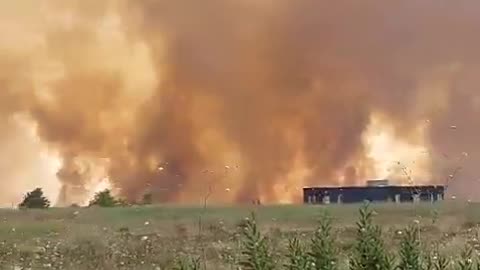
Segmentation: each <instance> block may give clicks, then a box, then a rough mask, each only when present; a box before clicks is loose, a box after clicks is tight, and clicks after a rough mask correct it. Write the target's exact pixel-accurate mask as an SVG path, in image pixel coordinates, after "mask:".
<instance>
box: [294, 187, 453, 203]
mask: <svg viewBox="0 0 480 270" xmlns="http://www.w3.org/2000/svg"><path fill="white" fill-rule="evenodd" d="M303 192H304V194H303V197H304V203H311V204H315V203H360V202H363V201H365V200H368V201H372V202H388V201H390V202H413V201H437V200H443V196H444V187H443V186H385V187H368V186H367V187H341V188H305V189H304V191H303Z"/></svg>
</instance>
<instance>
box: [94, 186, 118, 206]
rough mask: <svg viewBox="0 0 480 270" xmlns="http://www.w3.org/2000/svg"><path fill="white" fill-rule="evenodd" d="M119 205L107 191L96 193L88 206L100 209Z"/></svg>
mask: <svg viewBox="0 0 480 270" xmlns="http://www.w3.org/2000/svg"><path fill="white" fill-rule="evenodd" d="M117 205H119V201H118V200H116V199H115V198H114V197H113V196H112V194H111V192H110V190H109V189H106V190H104V191H101V192H98V193H97V194H95V197H93V200H91V201H90V203H89V206H100V207H115V206H117Z"/></svg>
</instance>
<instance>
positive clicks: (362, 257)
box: [350, 202, 393, 270]
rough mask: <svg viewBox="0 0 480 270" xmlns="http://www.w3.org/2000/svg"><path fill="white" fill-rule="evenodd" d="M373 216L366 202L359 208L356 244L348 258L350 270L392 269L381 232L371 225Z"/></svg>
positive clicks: (390, 259)
mask: <svg viewBox="0 0 480 270" xmlns="http://www.w3.org/2000/svg"><path fill="white" fill-rule="evenodd" d="M373 214H374V212H373V211H372V210H371V209H370V208H369V203H367V202H366V203H365V204H364V205H363V206H362V207H361V208H360V220H359V221H358V222H357V237H356V244H355V246H354V253H353V254H352V256H351V258H350V270H389V269H393V260H392V258H391V257H390V256H389V255H388V254H387V251H386V249H385V246H384V243H383V241H382V238H381V236H382V231H381V229H380V227H379V226H377V225H374V224H373Z"/></svg>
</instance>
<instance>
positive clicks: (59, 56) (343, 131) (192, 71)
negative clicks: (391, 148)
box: [0, 0, 480, 203]
mask: <svg viewBox="0 0 480 270" xmlns="http://www.w3.org/2000/svg"><path fill="white" fill-rule="evenodd" d="M479 8H480V4H477V3H476V2H473V1H456V2H451V1H433V0H427V1H421V2H418V1H417V2H398V3H394V2H391V3H387V2H385V1H362V3H360V2H358V3H357V2H356V1H336V2H332V1H318V0H303V1H286V0H279V1H253V0H248V1H234V0H206V1H166V0H165V1H163V0H161V1H153V0H144V1H120V0H118V1H113V0H111V1H84V0H83V1H80V0H77V1H68V2H62V3H53V2H52V3H50V2H49V3H46V2H44V3H39V2H38V1H27V2H23V3H22V4H20V3H16V2H15V3H13V1H10V2H6V1H5V2H2V3H0V15H1V16H0V33H1V34H2V35H0V36H1V37H0V41H1V42H0V102H1V106H0V126H1V127H2V130H5V132H3V134H1V135H0V139H2V141H1V142H0V146H2V149H4V148H5V147H6V145H14V144H22V143H21V142H16V141H15V140H14V139H12V138H15V137H16V136H15V134H16V132H19V131H18V130H16V129H15V128H12V127H11V124H10V126H9V124H7V123H12V121H13V122H15V123H16V122H18V121H17V120H15V119H17V118H18V117H20V118H21V119H23V120H22V121H23V122H24V123H28V124H29V125H30V126H31V127H34V128H35V131H36V135H37V136H38V138H39V140H40V142H41V144H42V145H43V146H42V147H43V148H46V149H49V150H50V151H54V152H55V153H56V154H57V155H58V156H59V157H60V159H61V161H62V164H60V165H59V166H60V168H59V170H58V172H57V174H56V177H57V178H58V179H59V180H60V183H61V184H62V190H61V192H60V193H61V194H60V197H59V202H60V203H71V202H77V201H81V200H84V199H85V198H84V197H85V196H86V194H88V193H89V190H90V189H91V187H92V185H93V184H95V183H97V182H99V181H101V180H102V179H103V178H108V179H109V180H110V182H111V183H112V185H113V186H114V187H115V188H116V190H117V192H118V193H119V194H121V195H123V196H125V197H127V198H128V199H132V200H134V199H139V198H141V196H142V195H143V194H144V193H145V192H153V194H154V197H155V198H156V199H157V200H162V201H182V202H198V201H200V200H201V199H202V198H203V197H206V196H209V195H208V194H209V193H210V192H211V193H212V194H211V200H216V201H230V202H231V201H233V202H246V201H250V200H252V199H255V198H258V197H260V198H261V199H262V200H263V201H268V202H278V201H281V200H283V199H286V200H295V199H298V196H299V195H301V194H300V193H301V192H300V190H298V189H299V188H301V187H302V186H303V185H310V184H312V185H313V184H330V185H335V184H341V183H346V184H362V183H363V181H364V178H365V177H367V176H371V175H372V173H374V171H375V170H374V167H375V164H374V162H373V161H372V160H371V159H370V158H369V157H368V155H367V152H368V150H369V149H368V145H366V143H365V134H366V132H367V130H368V129H369V127H370V126H371V125H372V121H373V120H372V119H374V118H375V119H381V123H383V125H387V126H389V127H391V128H393V130H394V134H395V136H396V137H397V138H398V139H399V140H403V141H405V142H410V143H413V144H418V143H419V142H421V141H424V139H425V141H426V144H427V145H426V147H428V148H429V149H430V158H429V160H430V162H431V164H429V165H430V166H428V168H425V169H427V170H429V173H430V175H431V179H428V180H423V181H431V182H436V183H443V181H444V180H445V179H447V178H449V177H448V176H449V175H450V174H452V171H454V170H455V168H457V167H460V166H461V167H462V170H460V172H459V174H458V175H455V176H454V177H453V178H455V179H454V181H453V182H452V190H454V191H455V192H456V193H463V194H465V195H466V196H473V194H469V193H468V192H467V190H472V189H471V187H472V185H474V184H475V181H476V179H477V178H476V171H475V164H476V163H477V162H478V161H480V158H479V155H480V146H478V145H477V144H476V137H477V136H476V135H478V134H479V130H480V122H479V121H478V120H477V119H476V116H477V115H478V112H479V111H480V91H479V90H478V89H476V87H477V84H478V82H479V79H478V76H476V75H477V74H476V72H477V70H478V68H479V64H480V59H479V56H480V53H479V52H478V50H477V48H479V45H480V38H478V36H477V35H476V33H477V32H478V30H479V28H480V17H478V16H477V12H476V11H477V10H478V9H479ZM15 117H17V118H15ZM22 121H21V122H22ZM453 125H455V126H456V129H454V128H452V127H451V126H453ZM419 127H421V128H424V129H426V131H425V134H424V135H425V136H426V138H420V137H421V135H420V133H419V132H418V130H419ZM9 134H13V135H9ZM3 145H5V146H3ZM38 147H40V146H38ZM32 149H34V148H31V149H28V151H27V150H26V151H24V152H25V154H28V153H29V152H31V151H34V152H39V151H40V150H32ZM35 149H36V148H35ZM7 155H9V154H8V151H7V152H6V154H5V156H7ZM385 155H386V156H388V153H385ZM412 155H418V153H412ZM0 156H2V157H3V156H4V154H3V153H2V154H0ZM447 157H448V158H447ZM0 160H1V159H0ZM17 163H18V166H17V165H13V166H11V167H12V168H11V171H12V172H13V171H24V170H28V169H29V168H30V167H32V164H34V162H33V161H31V160H29V161H25V162H22V161H19V162H17ZM2 164H4V163H0V168H1V167H2V166H1V165H2ZM6 171H8V169H3V172H2V173H1V174H0V175H1V176H2V177H3V178H4V180H2V181H3V182H2V184H3V183H8V181H12V180H9V178H11V179H13V178H14V179H20V180H19V181H34V182H35V181H38V183H37V182H36V183H37V184H38V185H41V184H42V183H43V182H41V181H42V180H40V179H39V180H31V179H25V180H24V178H25V177H26V176H18V177H12V176H11V175H9V174H8V173H6ZM4 185H5V186H7V184H3V185H2V186H4ZM466 186H468V187H469V188H462V187H466ZM3 192H5V194H6V195H5V196H7V194H11V192H10V191H8V189H6V191H2V193H0V195H2V196H3ZM4 201H5V200H4Z"/></svg>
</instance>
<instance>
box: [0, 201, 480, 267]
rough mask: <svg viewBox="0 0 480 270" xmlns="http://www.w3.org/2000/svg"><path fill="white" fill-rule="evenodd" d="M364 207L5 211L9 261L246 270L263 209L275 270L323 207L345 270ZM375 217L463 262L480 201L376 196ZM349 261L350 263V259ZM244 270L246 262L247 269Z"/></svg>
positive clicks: (392, 240) (389, 238) (473, 238)
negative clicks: (193, 261) (382, 200)
mask: <svg viewBox="0 0 480 270" xmlns="http://www.w3.org/2000/svg"><path fill="white" fill-rule="evenodd" d="M359 207H360V205H337V206H335V205H331V206H303V205H298V206H259V207H208V208H206V209H203V208H201V207H179V206H146V207H128V208H64V209H49V210H0V241H1V242H0V262H1V263H0V267H2V269H172V268H174V266H175V265H176V261H177V260H178V259H179V258H199V259H200V260H201V265H200V266H201V267H202V268H204V267H207V269H238V266H237V265H238V262H239V261H241V260H242V254H241V252H242V251H243V250H244V248H245V245H244V240H245V239H244V237H245V236H244V235H243V234H244V227H245V226H246V225H245V223H246V221H245V218H246V217H249V216H250V213H251V212H252V211H254V212H255V216H256V217H257V223H258V226H259V228H260V231H261V233H262V234H263V235H265V236H266V237H267V239H268V247H269V254H271V257H272V258H273V259H274V261H275V263H276V265H277V267H276V268H275V269H287V268H285V267H283V266H282V265H283V263H284V261H285V260H287V259H286V258H287V257H286V255H287V254H288V252H289V251H288V240H289V239H291V238H292V237H297V238H298V239H299V240H300V242H302V243H305V244H308V243H309V242H310V240H311V239H312V237H313V233H314V231H315V228H316V227H317V226H318V217H319V215H320V213H321V212H322V211H324V210H326V211H328V213H329V214H330V215H331V216H332V218H333V223H332V225H333V226H332V227H333V228H332V229H333V230H332V239H333V244H334V248H335V250H336V256H337V257H338V266H339V267H340V268H339V269H343V268H345V267H347V263H348V256H349V255H350V254H351V253H352V250H353V247H354V244H355V241H356V237H357V233H358V232H357V225H356V221H357V220H358V218H359V213H358V211H359ZM371 208H372V209H374V210H375V212H376V214H375V217H374V223H375V224H378V225H380V226H381V228H382V233H383V234H382V240H383V241H384V242H385V247H386V249H387V250H389V251H390V252H392V254H393V253H396V252H397V251H398V249H399V245H400V241H401V239H402V233H401V231H402V230H403V229H404V228H405V227H406V226H408V225H409V224H412V222H414V221H415V224H417V222H418V227H419V229H420V240H421V246H422V249H423V250H430V249H431V248H432V247H433V246H435V247H440V249H441V252H442V253H443V254H447V255H448V256H450V257H451V259H452V260H454V259H455V258H456V257H457V256H459V255H460V252H461V251H462V250H463V249H464V247H465V245H466V244H470V245H472V247H474V248H477V247H478V244H477V241H478V239H477V238H478V233H480V227H478V226H477V224H480V205H477V204H466V203H459V202H458V203H453V202H451V203H440V204H418V205H413V204H401V205H395V204H373V205H371ZM347 268H348V267H347ZM244 269H245V268H244Z"/></svg>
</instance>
